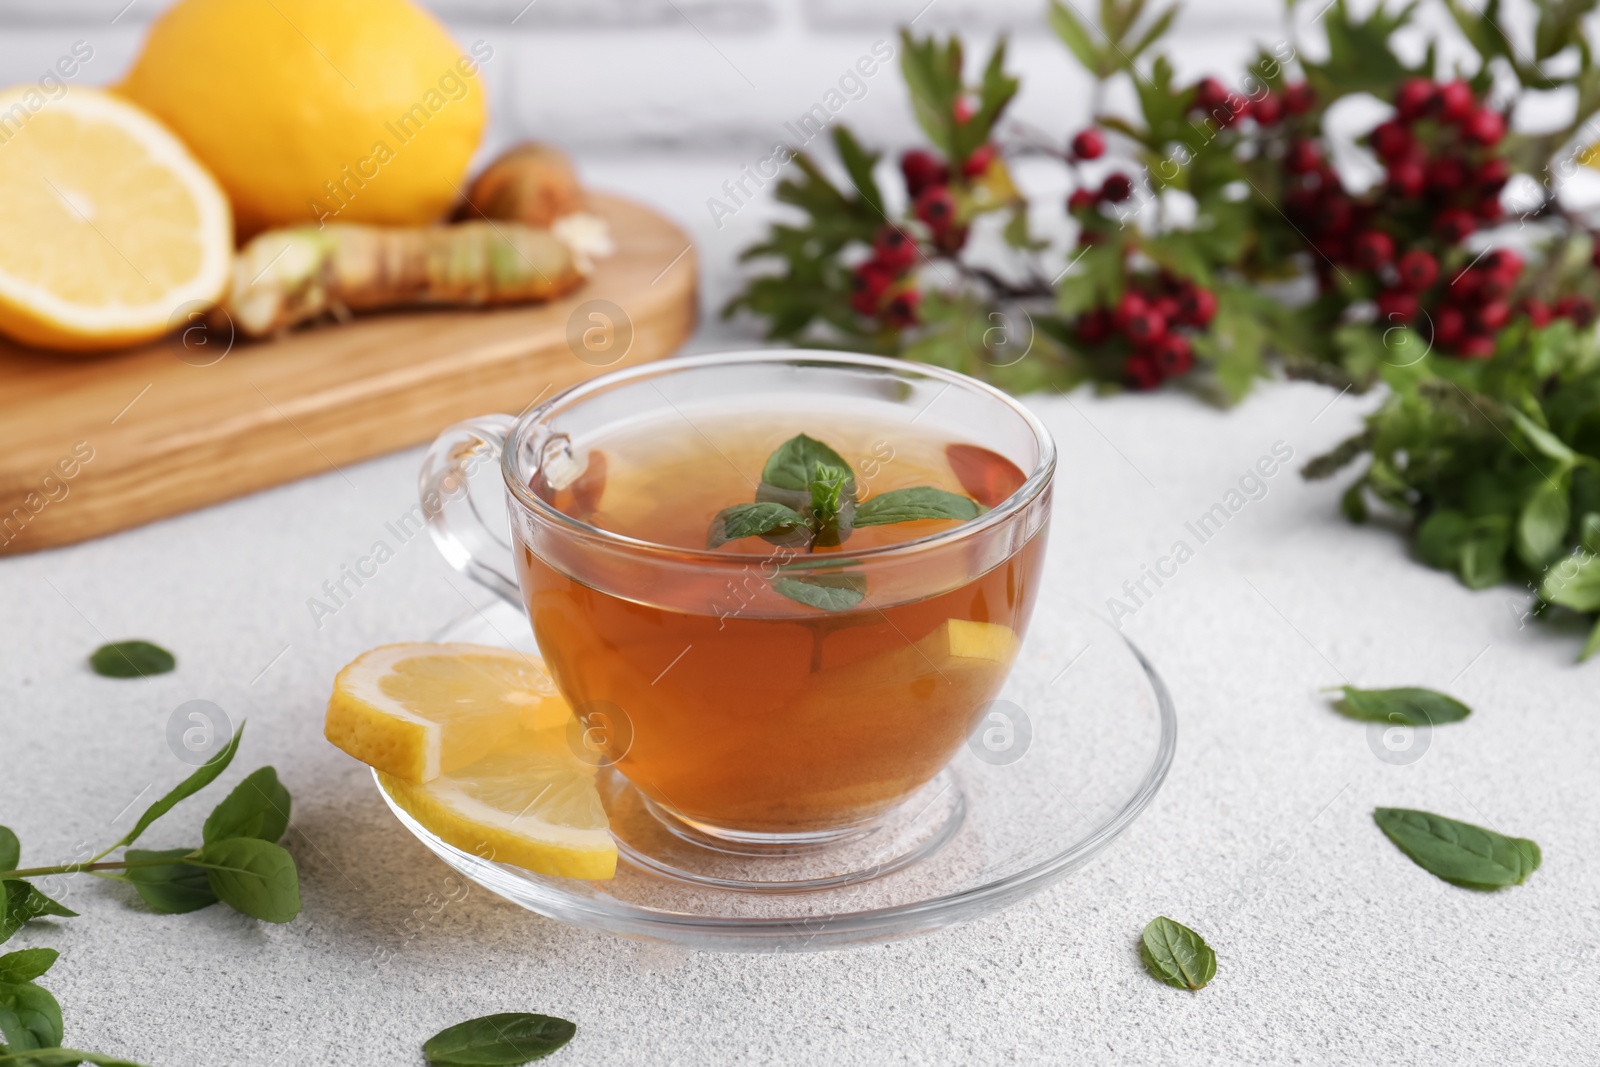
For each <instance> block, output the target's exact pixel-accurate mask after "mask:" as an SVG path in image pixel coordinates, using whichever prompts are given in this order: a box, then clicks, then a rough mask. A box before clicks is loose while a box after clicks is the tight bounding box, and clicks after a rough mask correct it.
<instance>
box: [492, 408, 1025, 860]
mask: <svg viewBox="0 0 1600 1067" xmlns="http://www.w3.org/2000/svg"><path fill="white" fill-rule="evenodd" d="M801 432H804V433H807V434H809V435H810V436H812V437H814V438H817V439H819V440H822V441H825V442H826V443H827V444H829V445H831V446H832V447H833V448H834V449H835V450H836V451H837V452H838V453H839V454H840V455H841V456H843V457H844V458H845V459H846V460H848V461H849V462H850V463H851V464H852V465H853V467H854V476H855V479H856V482H857V490H858V496H859V497H860V498H861V499H863V500H865V499H867V498H869V497H870V496H872V495H874V494H876V493H881V492H884V491H886V490H889V489H897V488H908V487H912V486H934V487H936V488H940V489H946V490H949V491H951V492H956V493H962V494H964V495H968V496H972V497H974V498H975V499H977V500H978V501H979V502H980V503H982V504H985V505H988V506H993V505H995V504H998V503H999V502H1001V501H1002V500H1003V499H1004V498H1006V497H1007V496H1009V495H1011V493H1013V492H1014V491H1015V490H1016V489H1017V488H1018V487H1020V486H1021V484H1022V482H1023V478H1024V475H1023V472H1022V471H1021V470H1019V469H1018V468H1017V467H1016V466H1015V465H1014V464H1012V463H1011V462H1010V461H1008V460H1006V459H1005V458H1003V457H1001V456H999V455H997V454H995V453H993V452H990V451H988V450H986V449H982V448H978V447H976V446H974V445H971V444H967V443H964V442H961V441H956V440H950V439H946V438H941V437H938V436H936V435H934V434H933V433H932V432H929V431H924V430H922V429H921V428H919V427H916V426H910V427H906V426H894V427H874V426H872V425H870V424H864V422H863V421H862V420H849V419H834V420H829V419H826V418H821V419H819V418H804V419H801V418H797V417H793V416H763V417H755V416H749V415H747V416H742V417H727V418H723V419H715V420H713V419H706V418H703V417H697V418H696V419H695V421H694V424H693V425H692V426H691V425H690V424H689V423H687V422H686V421H684V420H683V419H677V420H676V421H674V422H662V423H651V424H649V425H647V426H640V427H638V428H637V429H633V430H630V431H627V432H623V433H617V434H614V435H610V436H607V437H605V438H604V439H601V440H596V441H593V442H579V443H578V445H579V447H576V448H574V450H573V457H574V459H575V460H576V463H575V464H569V465H568V469H567V470H566V471H565V472H564V473H565V476H564V477H560V476H561V475H562V474H563V472H561V471H556V472H554V473H553V474H552V480H555V481H558V482H559V483H560V488H554V489H552V488H550V487H549V486H548V485H539V484H536V485H535V486H534V488H535V490H536V491H538V492H539V494H540V495H541V496H543V497H544V498H545V499H546V500H547V501H549V502H550V503H552V504H553V505H554V506H555V507H557V508H558V509H560V510H561V511H563V512H565V513H567V514H569V515H571V516H573V517H574V518H577V519H579V520H581V521H583V522H585V523H588V524H590V525H592V526H596V527H599V528H601V529H603V530H608V531H612V532H614V533H619V534H624V535H627V536H629V537H633V538H637V539H639V540H642V541H649V542H652V543H654V544H656V545H663V546H669V547H670V548H678V549H689V550H702V551H703V550H704V549H705V547H706V533H707V529H708V528H709V526H710V524H711V521H712V519H713V517H714V516H715V515H716V514H717V512H718V511H720V510H721V509H723V508H725V507H728V506H730V505H732V504H738V503H746V502H749V501H751V500H753V499H755V486H756V484H757V482H759V480H760V477H761V471H762V468H763V466H764V465H765V463H766V460H767V457H768V456H769V455H770V454H771V453H772V451H773V450H774V449H776V448H777V447H778V446H779V445H781V444H782V443H783V442H784V441H785V440H787V439H788V438H790V437H792V436H794V435H795V434H797V433H801ZM577 469H581V470H582V473H581V474H580V475H577V476H576V477H575V478H574V477H572V472H573V471H574V470H577ZM541 478H542V476H541ZM1046 513H1047V512H1046ZM978 521H980V522H981V521H982V520H981V519H980V520H978ZM959 525H961V524H960V523H958V522H956V521H954V520H920V521H916V522H910V523H903V524H897V525H888V526H876V527H867V528H862V529H858V530H855V531H854V532H853V533H852V534H851V535H850V537H849V538H848V539H847V540H846V541H845V542H844V543H843V544H842V545H839V546H837V547H834V548H818V549H816V550H815V552H814V553H811V554H806V553H805V552H804V549H803V548H801V549H798V550H797V549H795V548H792V547H791V548H783V547H780V546H775V545H773V544H771V543H769V542H768V541H766V540H764V539H762V538H760V537H752V538H747V539H744V540H740V541H735V542H731V543H729V544H727V545H724V546H723V547H721V548H720V549H718V550H717V551H718V553H719V555H721V556H725V557H728V558H727V560H726V562H725V563H720V564H719V565H718V566H715V567H708V566H706V565H705V563H704V561H703V560H702V561H695V560H693V559H689V558H688V557H684V558H682V559H681V560H678V559H673V558H672V554H671V553H667V554H666V557H665V559H664V562H662V563H661V564H660V565H655V564H652V565H650V566H644V565H643V564H641V563H639V562H638V561H637V560H636V559H627V558H623V556H622V555H621V554H619V553H616V552H612V551H607V550H606V549H605V547H604V546H602V545H597V544H576V545H573V544H557V543H556V542H555V541H554V540H553V539H552V540H549V541H545V542H539V543H530V534H529V532H528V530H527V529H521V530H519V534H518V536H519V541H520V542H521V543H520V544H519V546H518V553H517V563H518V568H519V570H520V572H521V573H520V575H519V577H520V579H521V587H522V590H523V593H524V596H525V597H526V600H527V605H528V615H529V618H530V619H531V620H532V623H533V628H534V633H535V635H536V637H537V638H538V642H539V647H540V650H541V652H542V654H543V655H544V657H545V660H546V662H547V664H548V665H549V667H550V669H551V672H552V673H553V675H554V677H555V679H556V682H557V684H558V685H559V686H560V688H561V690H562V692H563V693H564V694H565V695H566V697H567V699H568V700H569V701H570V702H571V704H572V705H573V707H574V709H576V710H577V711H578V713H579V717H580V719H582V718H584V717H585V716H586V715H588V714H590V713H592V712H593V711H594V710H596V709H599V710H601V711H603V712H604V715H603V718H604V719H605V720H606V726H607V730H608V731H610V732H611V733H612V735H613V736H612V742H613V743H614V744H617V745H618V746H619V747H620V746H622V745H625V746H626V754H625V755H622V757H621V759H620V760H619V761H618V762H617V764H616V766H617V768H618V770H620V771H621V772H622V773H624V774H626V775H627V776H628V778H629V779H630V780H631V781H632V782H633V783H634V784H635V785H636V786H638V788H639V789H640V790H642V791H643V792H644V793H645V795H646V796H648V797H649V798H651V799H652V800H654V801H655V802H657V803H658V804H660V805H663V806H665V807H666V808H668V809H670V810H671V811H672V812H673V813H675V814H676V815H678V816H679V817H681V818H683V819H686V820H688V821H689V822H691V823H694V824H697V825H699V826H700V827H701V828H702V829H704V830H706V831H708V832H711V833H714V834H717V833H720V834H724V835H733V836H738V835H756V836H759V835H763V834H782V835H791V834H808V833H816V832H824V831H834V830H839V829H842V828H849V827H853V826H856V825H860V824H862V823H865V822H867V821H869V820H871V819H872V818H873V817H875V816H876V815H878V814H880V813H882V812H883V811H885V810H886V809H888V808H890V807H892V806H893V805H894V804H895V803H896V802H898V801H899V800H901V799H903V798H904V797H905V796H907V795H908V794H909V793H911V792H913V791H914V790H916V789H917V788H918V787H920V786H921V785H923V784H925V783H926V782H927V781H928V780H929V779H931V778H932V777H933V776H934V775H936V774H937V773H938V772H939V771H940V769H941V768H943V767H944V765H945V764H946V763H947V762H948V761H949V760H950V758H951V757H952V756H953V755H954V754H955V752H956V751H957V750H958V748H959V747H960V746H961V745H962V744H963V742H964V741H965V739H966V737H967V735H968V734H969V732H970V731H971V730H972V729H973V727H974V726H975V725H976V721H977V718H978V717H979V712H980V709H981V707H982V706H983V705H984V704H985V703H986V702H987V701H990V700H992V699H993V698H994V697H995V695H996V693H997V692H998V691H999V689H1000V687H1001V685H1002V683H1003V682H1004V680H1005V677H1006V675H1007V673H1008V672H1009V670H1010V668H1011V665H1012V662H1013V660H1014V659H1015V656H1016V652H1017V645H1018V642H1019V640H1020V638H1021V636H1022V633H1023V630H1024V628H1025V627H1026V625H1027V622H1028V618H1029V615H1030V613H1031V611H1032V608H1033V602H1034V595H1035V592H1036V589H1037V586H1038V582H1039V571H1040V567H1041V565H1042V563H1043V550H1044V541H1045V533H1046V529H1045V527H1044V525H1043V524H1039V525H1038V526H1037V529H1036V532H1034V533H1033V534H1032V536H1031V537H1028V538H1027V539H1026V540H1020V538H1019V536H1018V535H1019V530H1018V524H1016V523H1011V524H1010V527H1009V528H1007V529H1004V530H997V531H996V532H994V533H993V534H989V533H979V534H976V535H975V536H974V538H973V539H971V540H970V541H955V542H953V543H943V544H941V545H935V546H931V547H928V548H927V549H926V550H924V549H923V548H920V547H919V548H916V549H908V550H907V551H905V552H902V553H891V554H889V555H888V556H884V557H881V558H878V559H874V558H872V557H868V558H867V559H865V560H862V561H860V562H859V563H852V564H849V565H848V566H847V568H846V569H847V570H849V571H850V572H852V573H855V574H858V575H861V576H864V577H865V580H866V596H865V599H864V600H862V602H861V603H859V604H858V605H856V606H855V607H853V608H850V609H848V610H845V611H839V612H827V611H823V610H819V609H817V608H814V607H810V606H807V605H805V604H801V603H797V602H796V601H794V600H791V599H789V598H786V597H784V596H782V595H780V594H779V593H777V592H776V591H774V589H773V588H772V580H773V579H774V578H776V577H780V576H781V575H782V574H783V573H784V571H783V567H784V566H785V565H792V564H793V563H795V562H797V561H803V560H813V561H814V560H816V559H819V558H824V557H827V556H830V555H831V556H835V557H838V558H840V559H841V560H843V559H846V558H847V557H850V556H852V555H853V554H855V553H857V552H860V551H862V550H863V549H869V548H881V547H885V546H892V545H896V544H902V543H904V542H908V541H914V540H918V539H921V538H927V537H929V536H930V535H934V534H939V533H941V532H945V531H949V530H953V529H955V528H957V527H958V526H959ZM1002 525H1004V524H1002ZM891 557H892V558H891ZM618 719H621V720H623V721H622V722H621V723H618V722H617V721H616V720H618ZM628 735H631V736H628Z"/></svg>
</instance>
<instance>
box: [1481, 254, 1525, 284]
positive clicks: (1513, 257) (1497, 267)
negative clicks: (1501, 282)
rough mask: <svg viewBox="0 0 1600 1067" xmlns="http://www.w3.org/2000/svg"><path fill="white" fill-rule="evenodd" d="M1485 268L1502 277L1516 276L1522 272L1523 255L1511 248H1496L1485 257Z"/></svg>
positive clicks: (1483, 264)
mask: <svg viewBox="0 0 1600 1067" xmlns="http://www.w3.org/2000/svg"><path fill="white" fill-rule="evenodd" d="M1482 266H1483V269H1484V270H1486V271H1488V272H1489V273H1490V274H1498V275H1499V276H1500V277H1502V278H1515V277H1516V276H1517V275H1519V274H1521V273H1522V257H1521V256H1519V255H1517V254H1516V253H1515V252H1513V251H1511V249H1509V248H1496V249H1495V250H1494V251H1493V252H1490V253H1489V254H1488V255H1486V256H1484V257H1483V263H1482Z"/></svg>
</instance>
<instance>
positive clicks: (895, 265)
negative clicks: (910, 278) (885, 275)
mask: <svg viewBox="0 0 1600 1067" xmlns="http://www.w3.org/2000/svg"><path fill="white" fill-rule="evenodd" d="M872 258H873V259H874V260H875V261H876V262H878V263H880V264H882V265H883V266H884V267H885V268H886V269H887V270H890V271H892V272H894V273H895V274H899V273H901V272H902V271H905V270H907V269H908V268H909V267H910V266H911V265H912V264H913V263H915V262H916V261H917V243H916V242H915V241H913V240H912V239H911V238H910V237H908V236H906V233H905V231H904V230H901V229H899V228H898V227H896V226H884V227H882V228H880V229H879V230H878V235H877V237H875V238H874V239H873V241H872Z"/></svg>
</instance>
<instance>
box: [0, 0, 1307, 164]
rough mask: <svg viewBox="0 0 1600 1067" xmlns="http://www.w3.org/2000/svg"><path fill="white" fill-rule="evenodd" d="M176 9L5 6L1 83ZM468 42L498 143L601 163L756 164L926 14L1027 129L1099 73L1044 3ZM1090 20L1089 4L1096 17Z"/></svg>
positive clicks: (103, 47)
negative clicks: (726, 153)
mask: <svg viewBox="0 0 1600 1067" xmlns="http://www.w3.org/2000/svg"><path fill="white" fill-rule="evenodd" d="M163 4H164V0H131V2H129V0H0V82H4V83H6V84H9V83H13V82H17V81H22V80H29V79H32V78H35V77H37V76H38V74H39V73H40V72H42V71H43V70H44V69H45V68H46V67H47V66H48V65H49V64H50V63H52V62H53V61H54V60H55V58H56V57H57V56H59V55H61V54H62V53H63V52H65V51H66V50H67V48H69V47H70V46H71V44H72V43H73V42H74V41H76V40H80V39H81V40H84V41H87V42H88V43H89V44H90V45H91V46H92V47H93V48H94V50H95V54H94V58H93V60H92V61H90V62H89V63H88V64H86V66H85V68H84V72H83V75H82V77H83V79H84V81H85V82H86V83H89V84H104V83H107V82H111V81H114V80H116V79H117V78H118V77H119V76H120V74H121V73H122V71H123V70H124V69H125V68H126V67H127V65H128V63H129V62H130V61H131V59H132V56H133V55H134V53H135V51H136V49H137V48H138V45H139V41H140V39H141V37H142V35H143V33H144V31H145V28H146V26H147V25H148V23H149V21H150V20H151V19H152V18H153V17H154V16H155V15H156V14H157V13H158V12H159V11H160V10H161V8H162V6H163ZM428 6H429V7H431V8H432V9H433V10H434V11H435V12H437V13H438V14H439V16H440V17H441V18H442V19H443V20H444V21H445V22H446V23H447V24H448V25H449V27H450V29H451V30H452V32H453V33H454V34H455V35H456V37H457V39H458V40H459V41H460V42H461V43H462V44H463V45H466V44H470V43H471V42H473V41H476V40H479V39H482V40H484V41H487V42H488V43H489V44H491V45H492V46H493V47H494V49H495V55H494V58H493V59H492V60H491V61H490V62H489V63H488V64H487V65H486V73H487V75H488V78H489V84H490V86H491V92H492V94H493V95H492V98H491V105H492V107H493V122H492V129H491V134H490V143H491V146H495V145H500V144H504V143H506V142H507V141H510V140H513V139H516V138H520V137H528V136H532V137H541V138H546V139H549V140H553V141H556V142H558V143H560V144H563V145H566V146H568V147H569V148H571V149H573V150H575V151H578V152H580V153H590V152H594V151H603V152H609V151H615V150H622V151H638V150H657V149H663V148H665V149H670V150H685V151H693V152H705V151H720V150H731V151H737V152H751V151H754V150H756V149H759V148H762V147H763V146H766V145H769V144H770V143H771V142H772V141H773V140H774V139H775V138H778V137H782V136H784V132H783V127H782V124H783V122H784V121H785V120H789V119H793V118H794V117H795V116H798V115H799V114H801V113H802V112H804V111H805V110H806V109H808V108H809V107H811V106H812V105H813V104H816V103H818V102H819V101H820V99H821V97H822V95H823V94H824V93H825V92H827V91H828V89H830V88H832V87H833V86H834V85H835V84H836V83H837V81H838V78H839V76H840V75H841V74H842V73H843V72H844V71H845V70H846V69H848V68H849V67H850V66H851V65H852V64H854V63H855V62H856V60H857V59H859V58H860V57H861V56H863V55H866V54H868V53H869V51H870V49H871V47H872V45H873V44H874V42H876V41H889V42H891V43H893V42H894V41H895V31H896V27H898V26H900V25H902V24H904V23H907V22H910V21H911V20H912V19H916V20H917V21H916V24H915V25H916V28H917V29H918V30H920V31H928V30H934V29H938V30H941V31H943V30H949V29H952V28H959V29H961V30H962V31H964V32H965V33H966V34H967V35H968V37H969V40H970V42H971V44H972V46H973V48H972V50H973V51H974V52H981V51H984V50H986V49H987V48H988V46H989V43H990V42H991V41H992V40H993V38H994V36H995V35H996V33H998V32H1007V33H1009V35H1010V38H1011V42H1012V55H1013V61H1012V66H1013V68H1014V69H1016V70H1018V71H1020V72H1022V73H1023V74H1024V78H1025V82H1024V95H1023V97H1022V99H1021V101H1020V104H1019V106H1018V108H1017V111H1016V114H1017V117H1019V118H1022V119H1026V120H1028V121H1030V122H1032V123H1034V124H1036V125H1039V126H1042V127H1044V128H1046V129H1049V130H1052V131H1054V132H1061V133H1063V134H1065V133H1066V132H1067V131H1068V130H1070V129H1072V128H1074V127H1076V126H1077V125H1078V124H1080V123H1081V121H1082V119H1083V117H1084V116H1085V114H1086V113H1087V104H1086V99H1085V89H1086V88H1087V85H1088V80H1087V78H1086V77H1085V76H1084V75H1083V74H1082V72H1081V71H1079V70H1077V69H1076V67H1075V65H1074V64H1073V62H1072V61H1071V60H1070V58H1069V57H1068V56H1067V55H1066V53H1065V50H1064V48H1063V47H1062V46H1061V44H1060V43H1059V42H1058V41H1057V40H1056V38H1055V36H1054V35H1053V34H1052V33H1051V32H1050V31H1049V30H1048V29H1047V28H1046V26H1045V24H1044V21H1043V12H1044V9H1045V4H1044V2H1043V0H932V2H931V3H929V2H927V0H533V2H531V3H530V2H528V0H430V2H429V3H428ZM1087 9H1088V8H1086V10H1087ZM1280 27H1281V14H1280V9H1279V7H1278V6H1277V4H1276V2H1275V0H1198V2H1197V3H1191V4H1190V5H1189V10H1187V11H1186V12H1185V15H1184V16H1183V18H1182V19H1181V20H1180V22H1179V25H1178V28H1177V32H1176V34H1175V35H1174V40H1175V42H1176V44H1177V48H1176V55H1177V59H1178V62H1179V67H1180V70H1186V71H1189V72H1197V71H1199V70H1201V69H1202V68H1204V69H1227V68H1230V67H1232V68H1240V67H1242V64H1243V62H1244V61H1245V59H1246V57H1247V56H1248V55H1249V54H1250V52H1251V42H1252V41H1253V40H1264V41H1268V42H1270V41H1273V40H1278V39H1281V38H1282V36H1283V34H1282V30H1281V28H1280ZM841 117H842V119H843V120H844V121H847V122H849V123H850V124H851V125H852V126H854V127H856V128H858V129H859V130H860V132H862V133H863V134H864V135H866V136H868V137H869V138H871V139H872V140H874V141H881V142H887V143H892V144H896V145H900V144H904V143H906V142H907V141H908V140H909V139H911V138H912V136H913V131H912V127H911V125H910V123H909V116H908V112H907V110H906V105H905V95H904V91H903V89H902V87H901V84H900V79H899V76H898V73H897V72H896V71H895V70H894V69H892V68H891V69H887V70H885V71H882V72H880V73H879V74H877V75H876V76H874V77H873V78H871V79H869V80H868V88H867V92H866V95H865V96H864V97H863V98H862V99H860V100H852V101H851V102H850V103H849V104H848V105H847V106H846V108H845V110H844V112H843V113H842V116H841Z"/></svg>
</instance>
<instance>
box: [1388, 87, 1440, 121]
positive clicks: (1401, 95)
mask: <svg viewBox="0 0 1600 1067" xmlns="http://www.w3.org/2000/svg"><path fill="white" fill-rule="evenodd" d="M1434 94H1435V90H1434V86H1433V83H1432V82H1431V81H1429V80H1428V79H1426V78H1411V79H1409V80H1408V81H1406V82H1404V83H1403V84H1402V85H1401V86H1400V91H1399V92H1398V93H1396V94H1395V97H1394V106H1395V109H1396V110H1398V111H1399V112H1400V120H1401V121H1402V122H1415V121H1416V120H1417V119H1420V118H1421V117H1422V116H1423V115H1425V114H1426V113H1427V111H1428V109H1429V108H1430V107H1432V106H1433V101H1434Z"/></svg>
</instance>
